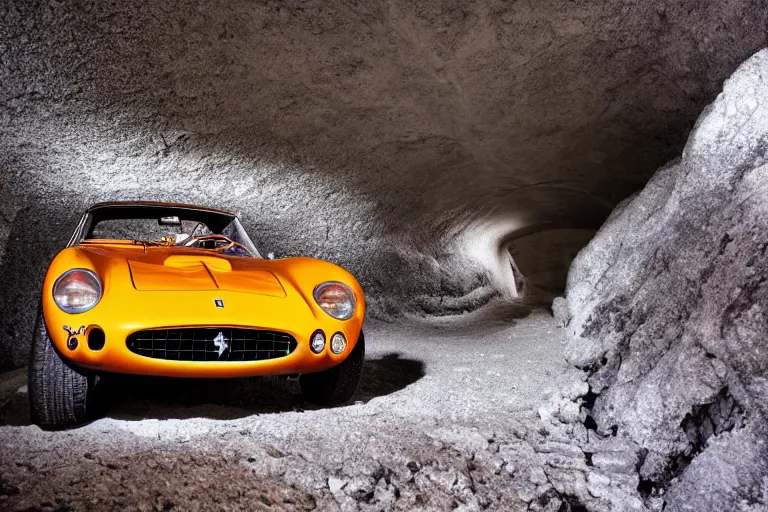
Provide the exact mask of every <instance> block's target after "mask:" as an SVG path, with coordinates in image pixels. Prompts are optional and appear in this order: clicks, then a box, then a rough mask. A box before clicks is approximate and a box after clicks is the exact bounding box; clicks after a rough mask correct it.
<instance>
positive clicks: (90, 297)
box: [29, 202, 365, 426]
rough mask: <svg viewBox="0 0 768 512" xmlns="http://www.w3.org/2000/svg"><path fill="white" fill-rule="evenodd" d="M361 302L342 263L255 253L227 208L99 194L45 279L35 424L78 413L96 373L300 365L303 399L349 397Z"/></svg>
mask: <svg viewBox="0 0 768 512" xmlns="http://www.w3.org/2000/svg"><path fill="white" fill-rule="evenodd" d="M364 316H365V299H364V297H363V290H362V288H361V287H360V284H359V283H358V282H357V280H356V279H355V278H354V276H352V275H351V274H350V273H349V272H347V271H346V270H344V269H343V268H341V267H338V266H336V265H334V264H332V263H328V262H325V261H320V260H314V259H309V258H287V259H277V260H272V259H263V258H261V257H260V256H259V253H258V251H257V250H256V248H255V247H254V245H253V242H251V239H250V238H249V237H248V234H247V233H246V232H245V230H244V229H243V226H242V225H241V224H240V221H239V220H238V218H237V216H236V215H235V214H233V213H229V212H225V211H221V210H214V209H210V208H202V207H198V206H187V205H178V204H161V203H147V202H141V203H139V202H130V203H127V202H126V203H102V204H97V205H95V206H93V207H91V208H90V209H89V210H88V211H87V212H86V213H85V215H84V216H83V218H82V220H81V221H80V223H79V224H78V226H77V229H76V230H75V233H74V235H72V238H71V239H70V241H69V244H68V245H67V248H66V249H64V250H63V251H61V252H60V253H59V254H58V255H57V256H56V257H55V258H54V260H53V262H52V263H51V265H50V267H49V268H48V272H47V274H46V276H45V281H44V284H43V297H42V308H41V311H40V314H39V318H38V321H37V325H36V326H35V333H34V339H33V344H32V355H31V362H30V367H29V397H30V405H31V411H32V417H33V420H34V422H35V423H37V424H38V425H47V426H66V425H72V424H79V423H82V422H84V421H86V419H87V414H88V403H89V400H88V398H89V394H90V393H91V391H92V389H93V387H94V384H95V380H96V379H95V377H96V376H97V375H98V374H100V373H107V372H117V373H126V374H140V375H157V376H167V377H245V376H255V375H281V374H282V375H287V374H298V375H300V377H299V382H300V384H301V390H302V394H303V396H304V398H305V399H306V400H307V401H309V402H312V403H316V404H320V405H336V404H341V403H344V402H346V401H347V400H349V399H350V398H351V396H352V394H353V393H354V392H355V390H356V389H357V386H358V384H359V382H360V376H361V373H362V363H363V357H364V354H365V342H364V339H363V332H362V328H363V318H364Z"/></svg>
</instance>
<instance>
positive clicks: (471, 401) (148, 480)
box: [0, 307, 644, 512]
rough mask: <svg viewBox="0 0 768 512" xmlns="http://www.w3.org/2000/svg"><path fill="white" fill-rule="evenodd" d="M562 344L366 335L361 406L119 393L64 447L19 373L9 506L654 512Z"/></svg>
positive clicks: (209, 394)
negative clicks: (597, 419)
mask: <svg viewBox="0 0 768 512" xmlns="http://www.w3.org/2000/svg"><path fill="white" fill-rule="evenodd" d="M563 332H564V331H563V330H560V329H557V328H556V327H555V324H554V321H553V319H552V317H551V316H550V315H549V313H547V312H543V311H533V312H532V313H530V314H529V313H528V312H526V311H525V310H509V308H501V307H490V308H486V309H485V310H481V311H479V312H476V313H474V314H472V315H465V316H463V317H461V318H444V319H442V320H432V321H429V322H424V321H419V322H416V321H409V322H401V323H398V324H372V325H369V326H368V332H367V340H368V354H367V361H366V367H365V370H366V374H365V377H364V384H363V386H362V388H361V389H360V391H359V392H358V396H357V397H356V402H355V403H354V404H353V405H349V406H347V407H341V408H336V409H326V410H323V409H312V408H308V407H306V406H305V404H303V403H302V401H301V399H300V397H299V395H298V386H297V383H296V382H293V381H280V380H277V379H256V380H241V381H234V382H229V383H225V382H218V381H169V380H153V379H150V380H145V379H120V380H112V381H104V382H103V383H104V384H105V391H109V396H110V397H111V400H110V406H109V408H108V409H107V410H106V411H105V412H104V417H103V418H102V419H99V420H97V421H94V422H93V423H91V424H89V425H86V426H83V427H81V428H77V429H73V430H69V431H64V432H44V431H41V430H40V429H39V428H37V427H36V426H31V425H28V424H25V423H28V419H27V411H26V395H25V389H24V387H23V386H24V384H25V381H24V375H23V372H19V371H17V372H13V373H7V374H4V378H3V379H2V385H0V391H2V393H3V398H2V404H3V405H2V416H3V420H4V423H6V424H11V425H6V426H3V427H0V508H2V509H6V510H105V509H123V508H126V507H131V508H132V507H134V506H135V507H137V508H138V509H140V510H170V509H177V510H243V509H248V510H254V509H259V508H263V509H289V510H310V509H315V508H319V509H324V510H325V509H330V510H333V509H340V510H389V509H396V510H435V509H452V508H460V509H463V510H480V509H488V510H547V511H561V512H564V511H569V510H570V511H580V510H596V511H600V510H605V511H607V510H642V509H643V508H644V503H643V502H642V501H641V499H640V495H639V493H638V491H637V487H638V483H639V481H638V477H637V474H636V472H635V466H636V463H637V450H636V447H634V445H632V444H631V443H628V442H625V441H623V440H622V439H621V438H620V436H619V437H617V436H611V435H608V436H606V437H601V436H598V435H597V434H596V433H595V432H594V431H592V430H589V429H588V428H586V427H585V425H584V420H585V419H586V418H585V414H584V412H581V408H580V406H579V405H580V402H581V400H582V399H581V398H580V397H581V396H582V395H584V394H585V393H586V390H587V385H586V383H585V382H584V379H585V374H584V373H582V372H581V371H578V370H576V369H574V368H573V367H570V366H569V365H568V364H567V363H566V361H565V359H564V357H563V345H564V338H563ZM586 423H587V425H589V421H587V422H586Z"/></svg>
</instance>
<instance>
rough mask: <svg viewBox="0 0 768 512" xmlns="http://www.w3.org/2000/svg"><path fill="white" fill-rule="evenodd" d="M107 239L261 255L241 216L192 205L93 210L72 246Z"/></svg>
mask: <svg viewBox="0 0 768 512" xmlns="http://www.w3.org/2000/svg"><path fill="white" fill-rule="evenodd" d="M104 240H109V241H113V242H114V243H117V242H124V243H132V244H142V245H145V246H168V247H170V246H175V247H189V248H195V249H205V250H210V251H212V252H216V253H219V254H226V255H230V256H252V257H259V253H258V251H257V250H256V247H254V245H253V242H252V241H251V239H250V238H249V237H248V234H247V233H246V232H245V229H244V228H243V226H242V224H240V220H239V219H238V218H237V217H235V216H234V215H230V214H225V213H221V212H216V211H209V210H196V209H192V208H182V207H162V206H133V205H126V206H111V207H103V208H97V209H93V210H91V211H89V212H88V213H86V215H85V217H84V218H83V220H82V221H81V223H80V225H79V226H78V230H77V232H76V233H75V235H74V236H73V238H72V241H71V242H70V245H75V244H81V243H86V244H87V243H94V242H97V241H104Z"/></svg>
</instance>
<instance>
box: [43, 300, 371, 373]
mask: <svg viewBox="0 0 768 512" xmlns="http://www.w3.org/2000/svg"><path fill="white" fill-rule="evenodd" d="M217 300H220V301H222V302H223V305H224V307H217V306H216V301H217ZM43 315H44V318H45V324H46V327H47V328H48V333H49V336H50V338H51V340H52V342H53V344H54V345H55V347H56V349H57V351H58V352H59V353H60V354H61V355H62V356H63V357H64V358H65V359H66V360H67V361H69V362H70V363H72V364H73V365H75V366H79V367H83V368H87V369H89V370H93V371H97V372H99V371H101V372H116V373H126V374H136V375H155V376H166V377H216V378H229V377H249V376H257V375H284V374H294V373H299V374H301V373H313V372H318V371H322V370H327V369H329V368H332V367H333V366H336V365H338V364H339V363H341V362H342V361H344V359H346V358H347V356H348V355H349V353H350V352H351V351H352V349H353V348H354V346H355V344H356V343H357V340H358V337H359V335H360V332H361V330H362V326H363V315H364V311H363V310H362V307H361V308H360V311H358V312H357V313H356V314H355V316H353V317H352V318H351V319H349V320H346V321H340V320H336V319H334V318H332V317H330V316H328V315H326V314H325V313H323V312H322V311H319V312H318V311H316V310H315V309H313V308H310V307H309V306H308V305H307V303H306V302H305V300H304V298H302V297H301V296H297V295H293V296H291V295H289V296H288V297H284V298H277V297H269V296H262V295H255V294H249V293H241V292H232V291H222V290H217V291H192V292H183V293H179V292H132V293H127V294H125V298H124V299H122V300H116V299H114V297H112V298H107V297H106V296H105V298H104V299H102V301H101V302H100V303H99V304H98V305H97V306H96V307H94V308H93V309H91V310H90V311H87V312H85V313H81V314H75V315H72V314H68V313H65V312H63V311H61V310H60V309H59V308H58V307H57V306H56V305H55V304H54V303H53V301H52V300H44V301H43ZM65 326H66V327H67V328H69V330H70V331H78V330H80V327H84V332H83V333H82V334H78V335H76V336H74V338H75V339H76V340H77V346H76V347H75V348H74V349H70V348H68V346H67V340H68V339H69V338H70V335H69V333H68V331H67V330H66V329H64V327H65ZM95 327H98V328H100V329H101V330H103V331H104V335H105V343H104V347H103V348H102V349H101V350H91V349H90V348H89V347H88V343H87V337H88V334H89V333H90V330H91V329H93V328H95ZM183 327H215V328H247V329H263V330H271V331H280V332H284V333H288V334H290V335H292V336H293V337H294V338H295V339H296V342H297V346H296V349H295V350H294V351H293V352H292V353H290V354H289V355H287V356H283V357H279V358H275V359H267V360H261V361H172V360H165V359H154V358H151V357H145V356H142V355H139V354H136V353H134V352H132V351H131V350H129V349H128V347H127V345H126V339H127V337H128V335H130V334H131V333H133V332H136V331H141V330H146V329H164V328H168V329H171V328H183ZM317 329H321V330H322V331H323V332H324V333H325V335H326V338H327V340H328V342H327V343H326V347H325V349H324V350H323V351H322V352H321V353H320V354H315V353H313V352H312V351H311V350H310V348H309V341H310V337H311V336H312V334H313V333H314V332H315V331H316V330H317ZM336 332H341V333H343V334H344V336H345V337H346V338H347V347H346V349H345V350H344V352H343V353H341V354H338V355H337V354H333V353H332V352H331V351H330V347H329V344H330V338H331V336H332V335H333V334H334V333H336Z"/></svg>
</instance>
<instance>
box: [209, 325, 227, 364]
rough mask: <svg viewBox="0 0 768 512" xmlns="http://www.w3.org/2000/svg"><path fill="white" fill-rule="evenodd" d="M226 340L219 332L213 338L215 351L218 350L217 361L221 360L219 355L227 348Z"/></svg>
mask: <svg viewBox="0 0 768 512" xmlns="http://www.w3.org/2000/svg"><path fill="white" fill-rule="evenodd" d="M227 341H229V340H227V338H225V337H224V333H222V332H219V334H217V335H216V337H215V338H213V344H214V345H215V346H216V348H217V349H219V359H221V354H223V353H224V351H225V350H227V349H228V348H229V344H228V343H227Z"/></svg>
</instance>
